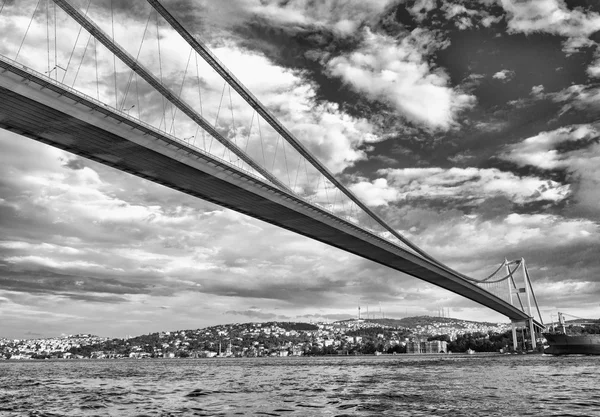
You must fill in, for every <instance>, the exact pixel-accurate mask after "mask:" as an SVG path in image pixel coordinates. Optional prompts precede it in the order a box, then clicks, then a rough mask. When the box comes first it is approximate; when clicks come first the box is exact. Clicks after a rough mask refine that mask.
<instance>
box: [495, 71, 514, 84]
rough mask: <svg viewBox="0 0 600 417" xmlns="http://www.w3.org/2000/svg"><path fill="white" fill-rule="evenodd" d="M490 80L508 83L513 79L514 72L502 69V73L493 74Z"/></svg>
mask: <svg viewBox="0 0 600 417" xmlns="http://www.w3.org/2000/svg"><path fill="white" fill-rule="evenodd" d="M492 78H494V79H496V80H501V81H502V82H505V83H507V82H509V81H510V80H512V79H513V78H515V72H514V71H511V70H507V69H503V70H502V71H498V72H497V73H495V74H494V75H493V76H492Z"/></svg>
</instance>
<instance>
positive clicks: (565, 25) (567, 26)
mask: <svg viewBox="0 0 600 417" xmlns="http://www.w3.org/2000/svg"><path fill="white" fill-rule="evenodd" d="M500 4H501V5H502V7H503V8H504V10H505V11H506V13H507V17H508V19H507V22H508V29H509V31H512V32H522V33H534V32H543V33H551V34H554V35H560V36H564V37H566V38H567V41H566V42H565V45H564V49H565V50H566V51H567V52H572V51H575V50H578V49H579V48H581V47H582V46H588V45H590V44H593V42H592V41H590V40H589V39H588V37H589V36H590V35H591V34H592V33H594V32H596V31H598V30H600V14H598V13H596V12H589V11H584V10H583V9H580V8H574V9H569V8H568V7H567V5H566V3H565V2H564V1H563V0H538V1H519V0H501V2H500Z"/></svg>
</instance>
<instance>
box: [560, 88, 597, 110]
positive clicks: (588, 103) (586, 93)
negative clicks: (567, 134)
mask: <svg viewBox="0 0 600 417" xmlns="http://www.w3.org/2000/svg"><path fill="white" fill-rule="evenodd" d="M550 97H551V98H552V100H553V101H555V102H557V103H565V104H564V105H563V107H562V109H561V112H560V115H562V114H565V113H567V112H569V111H570V110H575V111H597V110H598V109H599V108H600V88H599V87H598V86H595V85H593V84H592V85H582V84H575V85H572V86H570V87H567V88H565V89H564V90H561V91H559V92H557V93H554V94H552V95H551V96H550Z"/></svg>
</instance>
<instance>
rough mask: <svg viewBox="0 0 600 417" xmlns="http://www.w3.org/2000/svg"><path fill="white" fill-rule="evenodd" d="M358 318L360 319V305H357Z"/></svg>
mask: <svg viewBox="0 0 600 417" xmlns="http://www.w3.org/2000/svg"><path fill="white" fill-rule="evenodd" d="M358 319H359V320H360V306H358Z"/></svg>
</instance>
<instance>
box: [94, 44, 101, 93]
mask: <svg viewBox="0 0 600 417" xmlns="http://www.w3.org/2000/svg"><path fill="white" fill-rule="evenodd" d="M94 62H95V63H96V95H97V96H98V100H100V80H99V78H98V40H97V39H96V38H94Z"/></svg>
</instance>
